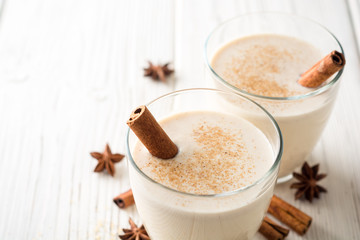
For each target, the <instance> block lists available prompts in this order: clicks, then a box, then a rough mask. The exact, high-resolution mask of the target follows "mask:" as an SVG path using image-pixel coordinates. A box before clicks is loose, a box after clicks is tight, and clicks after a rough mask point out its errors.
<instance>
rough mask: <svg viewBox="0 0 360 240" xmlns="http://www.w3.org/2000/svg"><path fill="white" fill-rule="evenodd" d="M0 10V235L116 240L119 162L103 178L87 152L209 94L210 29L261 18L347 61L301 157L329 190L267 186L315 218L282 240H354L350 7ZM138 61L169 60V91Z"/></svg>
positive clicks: (34, 0)
mask: <svg viewBox="0 0 360 240" xmlns="http://www.w3.org/2000/svg"><path fill="white" fill-rule="evenodd" d="M0 3H1V0H0ZM0 9H1V11H0V14H1V15H0V239H6V240H7V239H9V240H17V239H31V240H39V239H84V240H85V239H105V240H106V239H117V234H118V233H120V232H121V228H122V227H128V222H127V221H128V217H129V216H131V217H133V218H134V220H135V221H136V222H137V223H140V222H141V220H140V218H139V217H138V215H137V212H136V208H135V207H130V208H128V209H126V210H119V208H118V207H117V206H115V204H114V203H113V202H112V198H113V197H114V196H116V195H118V194H119V193H121V192H122V191H125V190H127V189H128V188H129V180H128V173H127V165H126V161H122V162H121V163H119V164H117V165H116V175H115V177H114V178H112V177H110V176H109V175H107V174H97V173H93V168H94V167H95V165H96V161H95V160H94V159H92V158H91V157H90V155H89V152H91V151H102V150H103V148H104V146H105V143H106V142H108V143H110V146H111V147H112V150H113V152H120V153H124V152H125V130H126V124H125V121H126V119H127V116H128V115H129V113H130V111H131V110H132V108H134V107H135V106H137V105H139V104H144V103H147V102H148V101H149V100H152V99H154V98H156V97H158V96H160V95H162V94H165V93H168V92H170V91H173V90H177V89H182V88H190V87H204V86H208V85H209V82H208V81H207V80H206V79H205V65H204V61H203V47H204V41H205V38H206V36H207V34H208V33H209V31H210V30H211V29H212V28H214V27H215V26H216V25H217V24H219V23H220V22H222V21H223V20H225V19H227V18H230V17H233V16H236V15H239V14H242V13H246V12H250V11H263V10H273V11H274V10H275V11H283V12H290V13H296V14H299V15H302V16H306V17H309V18H312V19H314V20H316V21H318V22H320V23H322V24H323V25H325V26H326V27H328V28H329V29H330V30H331V31H332V32H333V33H334V34H335V35H336V36H337V37H338V39H339V40H340V42H341V43H342V44H343V47H344V49H345V52H346V57H347V66H346V69H345V73H344V75H343V79H342V83H341V85H342V86H341V89H340V94H339V97H338V101H337V104H336V106H335V108H334V112H333V114H332V117H331V119H330V121H329V123H328V125H327V127H326V129H325V132H324V133H323V135H322V138H321V141H320V142H319V143H318V145H317V147H316V149H315V151H314V152H313V154H312V158H311V162H312V163H321V171H322V172H326V173H328V177H327V178H326V179H325V180H323V181H322V185H324V186H325V187H326V188H327V189H328V190H329V192H328V193H327V194H324V195H322V196H321V199H320V200H317V201H315V202H314V203H313V204H310V203H307V202H304V201H294V199H293V194H294V191H293V190H290V189H289V185H290V183H286V184H283V185H280V186H277V187H276V193H277V194H278V195H279V196H281V197H282V198H284V199H286V200H287V201H289V202H290V203H292V204H294V205H295V206H297V207H299V208H300V209H302V210H303V211H305V212H307V213H308V214H309V215H311V216H312V217H313V219H314V220H313V224H312V226H311V228H310V230H309V232H308V233H307V234H306V235H305V236H304V237H300V236H298V235H296V234H295V233H293V232H291V234H290V235H289V238H288V239H359V238H360V220H359V218H360V217H359V216H360V185H359V184H360V123H359V121H360V106H359V105H360V70H359V69H360V63H359V60H360V59H359V55H360V52H359V46H360V45H359V40H360V35H359V32H360V31H359V26H360V22H359V19H360V16H359V13H360V2H359V0H348V1H345V0H332V1H328V0H276V1H253V0H248V1H245V0H239V1H236V0H232V1H230V0H229V1H221V0H218V1H200V0H197V1H190V0H174V1H170V0H163V1H161V0H144V1H139V0H132V1H125V0H107V1H103V0H76V1H74V0H51V1H49V0H5V1H4V0H3V1H2V7H1V8H0ZM356 39H357V40H358V42H357V40H356ZM146 60H152V61H154V62H167V61H170V62H172V63H173V66H174V68H175V70H176V74H175V75H174V76H173V77H172V78H171V79H170V81H169V82H168V83H167V84H162V83H159V82H153V81H151V80H150V79H148V78H144V77H143V71H142V68H143V67H144V66H146ZM256 239H263V237H262V236H261V235H258V236H256Z"/></svg>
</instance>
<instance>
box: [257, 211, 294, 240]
mask: <svg viewBox="0 0 360 240" xmlns="http://www.w3.org/2000/svg"><path fill="white" fill-rule="evenodd" d="M259 232H260V233H261V234H262V235H263V236H264V237H266V239H268V240H283V239H285V238H286V236H287V235H288V234H289V229H287V228H284V227H282V226H280V225H278V224H276V223H275V222H273V221H272V220H271V219H270V218H268V217H266V216H265V218H264V220H263V221H262V223H261V226H260V228H259Z"/></svg>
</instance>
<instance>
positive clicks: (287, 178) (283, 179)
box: [276, 173, 293, 184]
mask: <svg viewBox="0 0 360 240" xmlns="http://www.w3.org/2000/svg"><path fill="white" fill-rule="evenodd" d="M292 178H293V175H292V173H290V174H289V175H287V176H284V177H281V178H278V179H277V180H276V184H280V183H284V182H287V181H290V180H291V179H292Z"/></svg>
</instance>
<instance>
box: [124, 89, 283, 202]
mask: <svg viewBox="0 0 360 240" xmlns="http://www.w3.org/2000/svg"><path fill="white" fill-rule="evenodd" d="M189 92H213V93H220V94H228V95H233V96H237V97H240V98H243V99H245V100H246V101H248V102H251V103H253V104H255V105H256V106H257V107H259V108H260V110H262V111H263V112H264V113H265V114H266V115H267V117H268V118H269V119H270V121H271V123H272V126H273V127H274V128H275V130H276V133H277V138H278V139H279V148H278V149H277V152H276V158H275V161H274V162H273V163H272V165H271V167H270V168H269V169H268V170H267V172H266V173H265V174H263V175H262V176H261V178H259V179H258V180H256V181H255V182H253V183H252V184H249V185H246V186H244V187H242V188H238V189H235V190H232V191H228V192H223V193H217V194H196V193H188V192H182V191H178V190H176V189H173V188H170V187H168V186H165V185H163V184H162V183H160V182H157V181H155V180H153V179H152V178H150V177H149V176H147V175H146V174H145V173H144V172H143V171H142V170H141V169H140V168H139V167H138V166H137V164H136V163H135V161H134V159H133V157H132V153H131V150H130V144H129V137H130V128H129V127H128V129H127V133H126V139H125V143H126V153H127V156H128V161H129V162H130V163H131V165H132V166H133V167H134V168H135V170H136V171H137V172H138V173H139V174H140V175H142V176H143V177H144V178H145V179H147V180H148V181H150V182H152V183H154V184H156V185H157V186H160V187H162V188H163V189H166V190H170V191H172V192H175V193H177V194H181V195H185V196H191V197H203V198H216V197H226V196H232V195H236V194H238V193H240V192H244V191H246V190H248V189H251V188H252V187H254V186H256V185H258V184H260V183H262V182H263V181H265V180H266V179H268V178H269V177H270V176H271V175H272V173H273V172H274V171H276V169H277V168H278V166H279V164H280V160H281V156H282V153H283V139H282V134H281V131H280V127H279V125H278V124H277V122H276V121H275V119H274V117H273V116H272V115H271V114H270V113H269V112H268V111H266V110H265V109H264V108H263V107H262V106H261V105H259V104H258V103H256V102H255V101H253V100H251V99H250V98H248V97H246V96H243V95H240V94H237V93H234V92H228V91H223V90H218V89H211V88H189V89H182V90H178V91H173V92H170V93H167V94H165V95H162V96H160V97H158V98H156V99H154V100H152V101H150V102H149V103H147V104H146V106H151V105H152V104H154V103H156V102H157V101H158V100H161V99H164V98H168V97H172V96H176V95H180V94H183V93H189Z"/></svg>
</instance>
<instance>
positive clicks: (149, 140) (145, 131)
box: [127, 106, 178, 159]
mask: <svg viewBox="0 0 360 240" xmlns="http://www.w3.org/2000/svg"><path fill="white" fill-rule="evenodd" d="M127 125H128V126H129V127H130V129H131V130H132V131H133V132H134V133H135V135H136V136H137V137H138V138H139V139H140V141H141V142H142V143H143V144H144V146H145V147H146V148H147V149H148V150H149V152H150V153H151V154H152V155H153V156H155V157H158V158H162V159H169V158H173V157H175V155H176V154H177V153H178V148H177V146H176V145H175V143H173V141H171V139H170V138H169V136H168V135H167V134H166V133H165V131H164V130H163V129H162V128H161V126H160V125H159V123H158V122H157V121H156V119H155V118H154V116H153V115H152V114H151V112H150V111H149V109H147V107H146V106H140V107H138V108H136V109H135V110H134V111H133V112H132V113H131V115H130V118H129V120H128V121H127Z"/></svg>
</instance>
